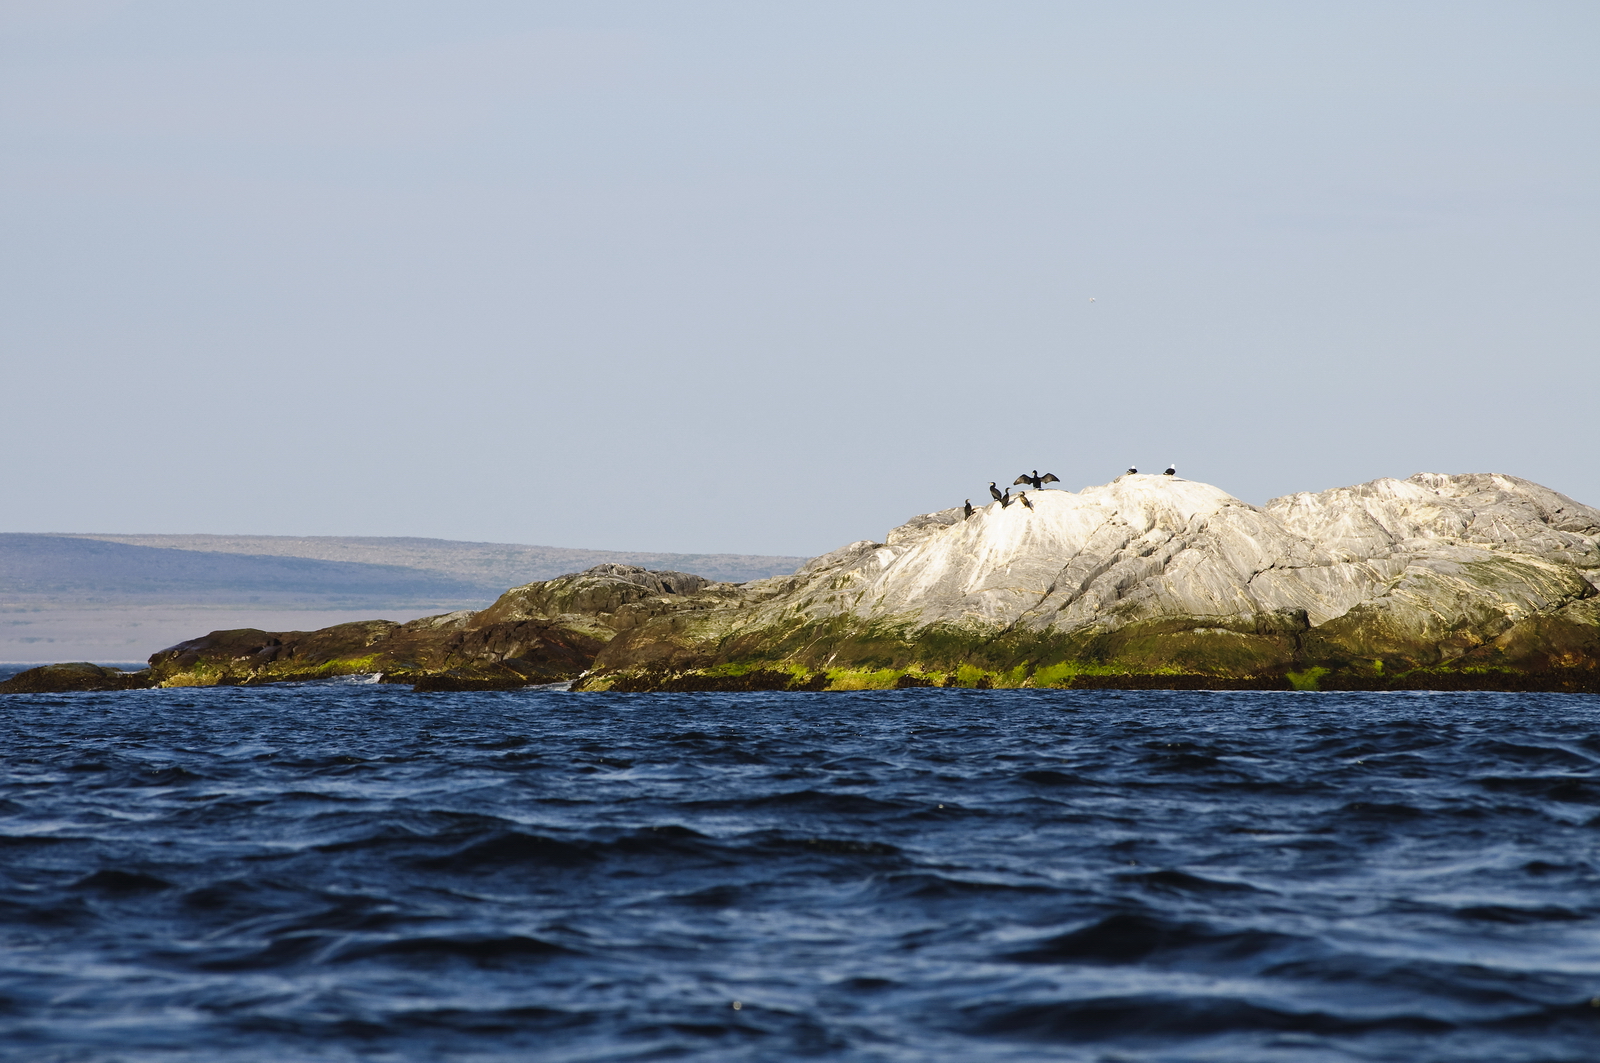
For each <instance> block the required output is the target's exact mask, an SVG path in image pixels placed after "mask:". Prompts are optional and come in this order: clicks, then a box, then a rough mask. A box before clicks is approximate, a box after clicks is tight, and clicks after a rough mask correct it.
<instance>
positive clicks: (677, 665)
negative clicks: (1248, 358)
mask: <svg viewBox="0 0 1600 1063" xmlns="http://www.w3.org/2000/svg"><path fill="white" fill-rule="evenodd" d="M1030 501H1031V502H1032V505H1031V507H1029V506H1018V505H1012V506H1009V507H1008V506H1005V505H1003V504H1001V503H999V502H996V503H993V504H991V505H988V506H985V507H983V508H981V509H976V510H974V511H973V512H972V513H971V514H970V515H967V514H966V511H965V509H964V507H962V506H955V507H952V508H950V509H945V510H941V511H938V512H934V513H927V514H924V515H922V516H918V517H914V518H912V519H911V520H910V521H907V522H906V523H905V524H903V525H901V526H900V527H898V528H895V529H894V530H893V531H891V532H889V533H888V535H886V536H885V537H884V539H883V541H881V542H876V541H869V540H862V541H859V542H854V543H851V544H849V545H847V546H844V547H842V548H840V549H838V550H835V551H833V552H832V553H828V554H824V555H822V556H821V557H817V558H814V559H812V560H811V561H809V562H807V563H806V564H805V565H804V566H802V567H801V568H799V570H798V571H796V572H794V573H793V574H790V575H776V576H771V577H768V578H764V579H756V580H752V581H749V582H743V583H732V582H718V581H715V580H712V579H708V578H706V577H705V576H702V575H697V574H690V573H683V572H676V571H662V570H652V569H648V568H644V567H639V566H633V565H624V564H616V563H604V564H600V565H597V566H594V567H591V568H589V569H588V570H587V571H583V572H579V573H576V574H571V575H562V576H558V577H556V578H553V579H547V580H541V581H536V582H531V583H527V584H525V585H523V586H519V587H514V588H512V589H511V590H508V591H506V592H505V593H504V594H502V595H501V596H500V597H499V599H498V600H497V601H495V602H494V604H493V605H491V606H489V607H488V608H487V609H482V610H457V611H454V612H449V613H445V614H442V615H438V616H431V617H425V618H422V619H419V620H413V621H411V622H409V623H403V624H402V623H395V622H392V621H387V620H369V621H360V622H355V623H344V624H337V625H334V626H332V627H327V628H323V629H321V630H317V631H312V632H298V631H287V632H269V631H262V630H257V629H254V628H243V629H235V630H228V631H213V632H211V633H210V634H208V635H205V636H202V637H199V638H195V639H192V640H190V641H186V642H182V643H180V644H178V645H176V646H173V647H170V648H168V649H165V650H162V651H160V652H158V653H156V654H155V655H153V656H152V657H151V658H150V667H149V669H148V670H147V671H143V672H136V673H120V672H116V671H115V670H111V669H96V668H95V667H94V666H89V665H72V666H59V665H58V666H49V667H47V668H44V669H36V670H34V671H33V672H25V673H22V674H21V675H18V676H16V677H14V678H13V679H12V680H11V681H10V682H9V683H7V684H0V690H12V691H24V690H43V689H115V688H119V687H138V686H168V687H171V686H208V685H241V684H260V683H275V682H285V681H294V680H308V679H319V678H328V677H332V676H339V675H354V674H366V675H371V674H377V675H378V676H379V677H380V681H382V682H390V683H406V684H410V685H412V686H414V687H415V688H416V689H418V690H473V689H512V688H517V687H522V686H528V685H535V684H546V683H570V684H571V685H572V689H574V690H588V691H604V690H611V691H625V692H637V691H696V690H735V691H736V690H810V691H816V690H862V689H885V688H896V687H926V686H940V687H969V688H1014V687H1041V688H1044V687H1054V688H1085V687H1098V688H1127V689H1202V688H1209V689H1306V690H1317V689H1321V690H1394V689H1399V690H1407V689H1410V690H1418V689H1422V690H1427V689H1434V690H1440V689H1442V690H1456V689H1488V690H1548V691H1575V692H1600V510H1596V509H1594V508H1592V507H1589V506H1586V505H1583V504H1581V503H1578V502H1575V501H1574V500H1572V499H1570V498H1568V497H1566V496H1565V495H1562V494H1559V493H1557V492H1555V491H1553V490H1550V489H1549V488H1546V487H1542V486H1540V485H1538V484H1535V483H1532V482H1530V481H1528V480H1523V479H1519V478H1517V477H1514V476H1507V475H1501V474H1488V473H1473V474H1464V475H1443V474H1434V473H1419V474H1417V475H1415V476H1412V477H1410V478H1408V479H1405V480H1396V479H1388V478H1385V479H1378V480H1373V481H1371V482H1368V483H1364V484H1360V485H1357V486H1354V487H1344V488H1336V489H1333V490H1329V491H1323V492H1319V493H1302V494H1294V495H1288V496H1285V497H1282V498H1277V499H1273V500H1272V501H1270V502H1268V503H1267V504H1266V505H1265V506H1261V507H1257V506H1253V505H1250V504H1248V503H1246V502H1243V501H1241V500H1239V499H1237V498H1234V497H1233V496H1231V495H1229V494H1228V493H1227V492H1225V491H1223V490H1221V489H1219V488H1217V487H1213V486H1211V485H1209V484H1204V483H1199V482H1196V481H1191V480H1186V479H1183V478H1181V477H1177V476H1172V475H1160V474H1156V475H1150V474H1139V473H1128V474H1125V475H1123V476H1120V477H1118V478H1117V479H1116V480H1114V481H1112V482H1111V483H1108V484H1104V485H1100V486H1095V487H1087V488H1084V489H1083V490H1082V491H1078V492H1071V491H1062V490H1051V489H1046V490H1040V491H1034V492H1033V494H1032V495H1031V497H1030Z"/></svg>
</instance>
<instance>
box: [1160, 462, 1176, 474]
mask: <svg viewBox="0 0 1600 1063" xmlns="http://www.w3.org/2000/svg"><path fill="white" fill-rule="evenodd" d="M1161 475H1162V476H1176V475H1178V466H1177V465H1176V464H1173V465H1168V466H1167V471H1166V472H1164V473H1162V474H1161Z"/></svg>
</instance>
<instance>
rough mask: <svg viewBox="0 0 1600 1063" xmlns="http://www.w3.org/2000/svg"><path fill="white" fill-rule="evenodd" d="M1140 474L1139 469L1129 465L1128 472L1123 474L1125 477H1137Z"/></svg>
mask: <svg viewBox="0 0 1600 1063" xmlns="http://www.w3.org/2000/svg"><path fill="white" fill-rule="evenodd" d="M1138 472H1139V470H1138V469H1136V468H1134V467H1133V466H1132V465H1129V466H1128V471H1127V472H1125V473H1123V474H1122V475H1124V476H1135V475H1137V474H1138Z"/></svg>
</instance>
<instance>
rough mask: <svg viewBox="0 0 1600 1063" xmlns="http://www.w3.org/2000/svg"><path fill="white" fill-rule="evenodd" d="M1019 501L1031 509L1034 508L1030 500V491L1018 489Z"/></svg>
mask: <svg viewBox="0 0 1600 1063" xmlns="http://www.w3.org/2000/svg"><path fill="white" fill-rule="evenodd" d="M1017 501H1019V502H1021V503H1022V504H1023V505H1025V506H1027V507H1028V508H1029V509H1032V508H1033V503H1032V502H1029V501H1028V492H1026V491H1018V492H1017Z"/></svg>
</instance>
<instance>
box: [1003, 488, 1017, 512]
mask: <svg viewBox="0 0 1600 1063" xmlns="http://www.w3.org/2000/svg"><path fill="white" fill-rule="evenodd" d="M1014 501H1016V500H1015V499H1013V498H1012V497H1011V488H1009V487H1008V488H1006V493H1005V494H1003V495H1001V496H1000V508H1001V509H1005V508H1006V507H1007V506H1009V505H1010V504H1011V503H1012V502H1014Z"/></svg>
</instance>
